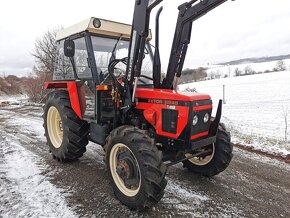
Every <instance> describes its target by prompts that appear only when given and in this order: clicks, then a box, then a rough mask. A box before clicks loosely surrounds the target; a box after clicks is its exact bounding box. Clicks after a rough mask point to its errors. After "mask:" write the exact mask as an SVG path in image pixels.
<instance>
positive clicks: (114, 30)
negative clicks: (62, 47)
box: [56, 17, 151, 41]
mask: <svg viewBox="0 0 290 218" xmlns="http://www.w3.org/2000/svg"><path fill="white" fill-rule="evenodd" d="M96 19H98V20H99V21H100V27H99V28H96V27H95V26H94V20H96ZM131 29H132V26H131V25H128V24H124V23H119V22H114V21H109V20H104V19H99V18H95V17H91V18H88V19H86V20H84V21H82V22H80V23H77V24H75V25H73V26H70V27H67V28H65V29H63V30H61V31H59V32H58V33H57V35H56V40H57V41H59V40H62V39H66V38H68V37H70V36H72V35H75V34H78V33H82V32H84V31H88V32H91V33H95V34H99V35H104V36H109V37H118V38H119V37H122V38H123V39H128V40H129V39H130V36H131ZM148 39H151V31H150V33H149V37H148Z"/></svg>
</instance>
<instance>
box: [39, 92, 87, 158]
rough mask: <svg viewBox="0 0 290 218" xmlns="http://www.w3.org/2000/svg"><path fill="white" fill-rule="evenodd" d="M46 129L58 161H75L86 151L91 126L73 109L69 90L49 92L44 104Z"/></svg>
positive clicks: (54, 155)
mask: <svg viewBox="0 0 290 218" xmlns="http://www.w3.org/2000/svg"><path fill="white" fill-rule="evenodd" d="M43 110H44V114H43V119H44V129H45V136H46V139H47V144H48V146H49V150H50V152H51V153H52V156H53V157H54V158H55V159H57V160H58V161H73V160H76V159H78V158H79V157H81V156H82V155H83V153H84V152H85V151H86V145H87V144H88V138H87V137H88V133H89V127H88V123H87V122H86V121H83V120H81V119H80V118H79V117H78V116H77V115H76V114H75V112H74V111H73V109H72V107H71V103H70V99H69V95H68V93H67V91H64V90H57V91H54V92H52V93H50V94H49V96H48V98H47V101H46V103H45V105H44V108H43Z"/></svg>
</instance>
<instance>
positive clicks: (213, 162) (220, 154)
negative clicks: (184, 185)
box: [183, 125, 233, 177]
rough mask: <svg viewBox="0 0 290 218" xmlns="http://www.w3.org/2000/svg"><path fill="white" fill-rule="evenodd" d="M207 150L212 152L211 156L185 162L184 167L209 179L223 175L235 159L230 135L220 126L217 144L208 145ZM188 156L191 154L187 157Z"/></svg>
mask: <svg viewBox="0 0 290 218" xmlns="http://www.w3.org/2000/svg"><path fill="white" fill-rule="evenodd" d="M205 149H206V150H208V151H210V154H209V155H207V156H205V157H194V158H191V159H188V160H186V161H183V165H184V167H186V168H187V169H188V170H189V171H191V172H193V173H197V174H201V175H203V176H208V177H211V176H214V175H217V174H219V173H221V172H222V171H224V170H225V169H226V168H227V167H228V165H229V163H230V162H231V160H232V157H233V145H232V144H231V137H230V133H229V132H227V131H226V130H225V128H224V127H222V126H221V125H220V126H219V128H218V131H217V138H216V143H214V144H212V145H208V146H207V147H206V148H205ZM187 155H190V154H186V155H185V156H187Z"/></svg>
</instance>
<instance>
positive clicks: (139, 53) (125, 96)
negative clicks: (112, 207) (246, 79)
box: [44, 0, 233, 209]
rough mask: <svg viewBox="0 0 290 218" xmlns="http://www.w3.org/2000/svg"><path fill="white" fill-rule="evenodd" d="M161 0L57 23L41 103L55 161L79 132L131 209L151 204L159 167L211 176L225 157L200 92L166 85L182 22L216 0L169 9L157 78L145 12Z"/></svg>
mask: <svg viewBox="0 0 290 218" xmlns="http://www.w3.org/2000/svg"><path fill="white" fill-rule="evenodd" d="M161 1H162V0H155V1H154V0H153V1H152V0H151V1H150V0H136V2H135V9H134V19H133V24H132V26H131V25H126V24H122V23H117V22H112V21H108V20H103V19H98V18H90V19H87V20H85V21H83V22H81V23H79V24H77V25H74V26H71V27H69V28H66V29H64V30H62V31H60V32H59V33H58V35H57V37H56V40H57V41H56V43H57V54H56V61H55V71H54V76H53V81H52V82H47V83H45V88H46V89H54V90H53V91H52V92H51V93H50V94H49V95H48V97H47V100H46V104H45V106H44V128H45V135H46V138H47V143H48V146H49V149H50V152H51V153H52V155H53V157H54V158H55V159H57V160H58V161H73V160H76V159H78V158H80V157H81V156H82V155H83V154H84V152H85V151H86V145H87V144H88V142H89V141H92V142H94V143H96V144H99V145H101V146H102V147H103V148H104V150H105V162H106V167H107V170H108V176H109V179H110V182H111V184H112V186H113V190H114V193H115V195H116V197H117V198H118V199H119V200H120V201H121V202H122V203H123V204H125V205H127V206H128V207H130V208H133V209H143V208H147V207H150V206H152V205H154V204H155V203H157V202H158V201H159V200H160V199H161V198H162V196H163V194H164V189H165V187H166V184H167V181H166V179H165V174H166V170H167V168H168V167H169V166H171V165H174V164H177V163H180V162H182V163H183V164H184V167H186V168H188V170H189V171H191V172H193V173H198V174H201V175H204V176H214V175H216V174H218V173H220V172H222V171H223V170H225V169H226V168H227V166H228V165H229V163H230V161H231V159H232V149H233V148H232V145H231V143H230V134H229V133H228V132H227V131H226V130H225V128H224V127H223V126H222V125H220V118H221V110H222V102H221V101H220V102H219V104H218V108H217V113H216V115H215V118H212V116H211V115H212V101H211V98H210V96H209V95H206V94H199V93H186V92H179V91H176V87H177V84H178V79H179V77H180V76H181V72H182V68H183V63H184V60H185V56H186V51H187V47H188V44H189V43H190V36H191V28H192V22H193V21H194V20H196V19H198V18H199V17H201V16H202V15H204V14H206V13H207V12H208V11H210V10H212V9H213V8H215V7H217V6H218V5H220V4H222V3H224V2H225V1H226V0H203V1H197V0H192V1H190V2H187V3H184V4H182V5H180V6H179V7H178V9H179V14H178V19H177V25H176V30H175V35H174V40H173V44H172V49H171V54H170V60H169V65H168V68H167V74H166V76H165V78H162V77H161V63H160V55H159V45H158V44H159V37H158V34H159V15H160V13H161V11H162V8H160V9H159V10H158V12H157V16H156V31H155V32H156V41H155V47H153V46H152V45H151V44H150V40H151V39H152V34H151V31H150V29H149V19H150V12H151V11H152V9H153V8H154V7H156V6H157V5H158V4H159V3H160V2H161Z"/></svg>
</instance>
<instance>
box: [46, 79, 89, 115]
mask: <svg viewBox="0 0 290 218" xmlns="http://www.w3.org/2000/svg"><path fill="white" fill-rule="evenodd" d="M44 88H45V89H66V90H67V91H68V94H69V98H70V103H71V106H72V109H73V110H74V112H75V113H76V115H77V116H78V117H79V118H80V119H83V115H82V107H81V105H82V104H81V102H82V103H83V102H84V103H85V96H84V90H83V87H82V86H81V87H79V88H78V87H77V83H76V82H75V81H71V82H45V83H44ZM83 107H86V105H83Z"/></svg>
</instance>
